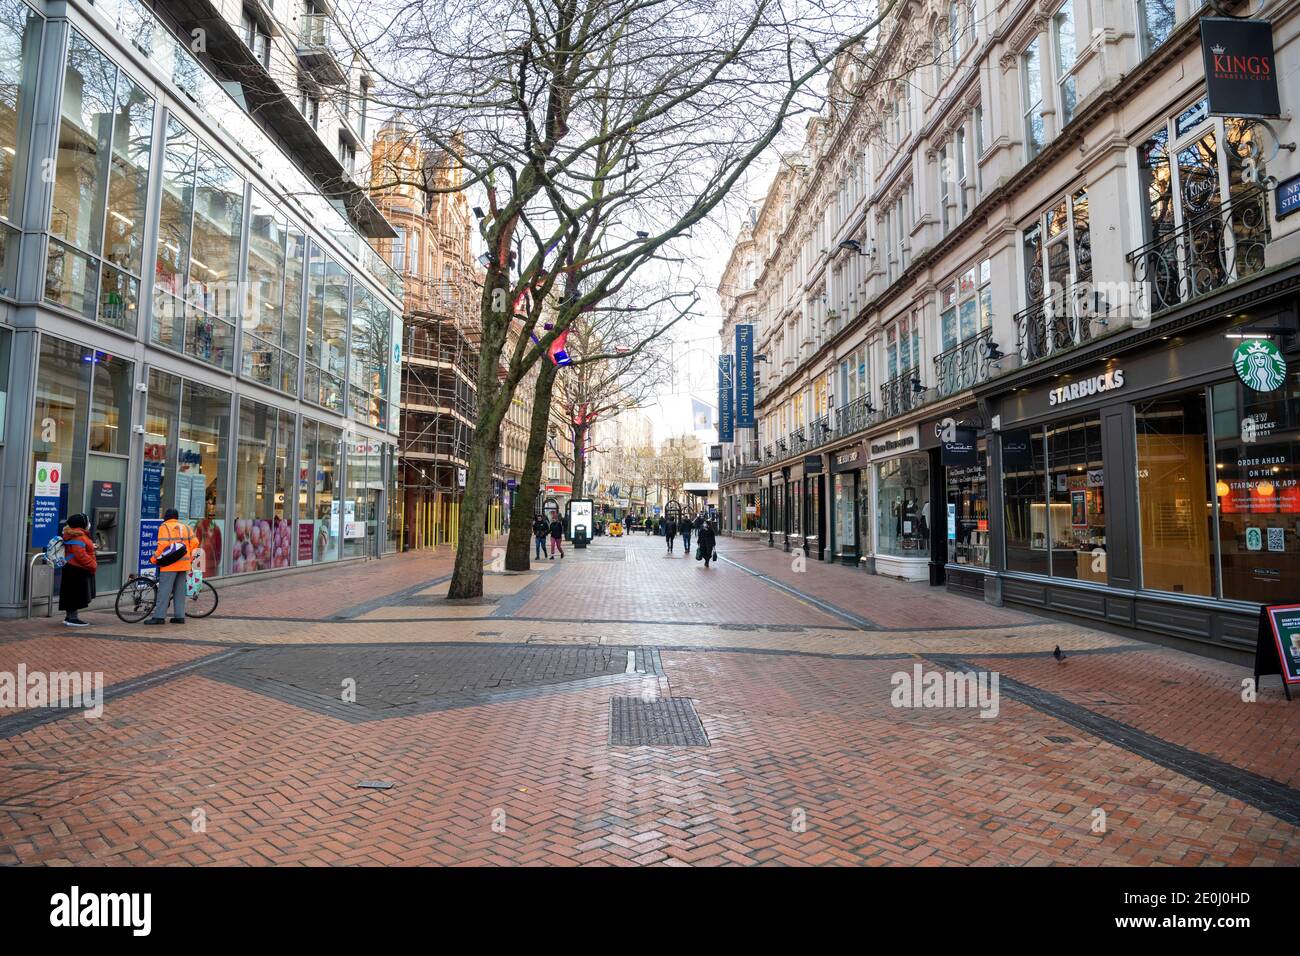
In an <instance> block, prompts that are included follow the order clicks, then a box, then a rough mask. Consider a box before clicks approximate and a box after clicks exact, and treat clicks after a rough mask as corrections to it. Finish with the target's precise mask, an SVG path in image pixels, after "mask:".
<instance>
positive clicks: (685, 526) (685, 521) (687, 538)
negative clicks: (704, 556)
mask: <svg viewBox="0 0 1300 956" xmlns="http://www.w3.org/2000/svg"><path fill="white" fill-rule="evenodd" d="M693 530H695V529H694V527H693V526H692V525H691V518H690V515H682V523H681V524H679V525H678V526H677V532H678V533H679V534H680V535H681V536H682V554H684V555H686V557H688V558H689V557H690V556H691V532H692V531H693Z"/></svg>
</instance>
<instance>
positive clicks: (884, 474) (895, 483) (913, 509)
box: [876, 455, 931, 558]
mask: <svg viewBox="0 0 1300 956" xmlns="http://www.w3.org/2000/svg"><path fill="white" fill-rule="evenodd" d="M930 520H931V518H930V458H929V456H928V455H904V456H902V457H900V458H892V459H890V460H888V461H885V462H882V463H880V464H878V465H876V521H877V524H876V553H877V554H878V555H891V556H893V557H899V558H926V557H929V555H930Z"/></svg>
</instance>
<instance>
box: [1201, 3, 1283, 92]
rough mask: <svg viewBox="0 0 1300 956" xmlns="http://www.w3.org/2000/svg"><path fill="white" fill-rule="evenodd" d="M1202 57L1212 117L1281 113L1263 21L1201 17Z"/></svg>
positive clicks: (1270, 38) (1270, 37) (1266, 26)
mask: <svg viewBox="0 0 1300 956" xmlns="http://www.w3.org/2000/svg"><path fill="white" fill-rule="evenodd" d="M1201 56H1203V57H1204V58H1205V91H1206V94H1207V98H1208V99H1209V101H1210V115H1211V116H1259V117H1276V116H1280V115H1281V114H1282V106H1281V101H1280V100H1279V99H1278V95H1277V62H1276V61H1275V60H1274V58H1273V25H1272V24H1271V23H1269V22H1268V21H1267V20H1237V19H1233V18H1232V17H1202V18H1201Z"/></svg>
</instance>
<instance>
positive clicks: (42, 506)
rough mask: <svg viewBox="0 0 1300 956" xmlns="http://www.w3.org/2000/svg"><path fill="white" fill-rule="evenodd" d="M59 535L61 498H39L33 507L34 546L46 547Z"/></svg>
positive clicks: (42, 548)
mask: <svg viewBox="0 0 1300 956" xmlns="http://www.w3.org/2000/svg"><path fill="white" fill-rule="evenodd" d="M58 536H59V499H58V498H46V497H42V498H37V499H36V503H35V505H33V507H32V547H33V548H40V549H41V550H44V549H45V546H46V545H47V544H49V543H50V539H51V538H57V537H58Z"/></svg>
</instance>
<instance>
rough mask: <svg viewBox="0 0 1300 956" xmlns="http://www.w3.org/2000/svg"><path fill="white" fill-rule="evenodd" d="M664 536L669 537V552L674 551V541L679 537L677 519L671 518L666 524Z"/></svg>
mask: <svg viewBox="0 0 1300 956" xmlns="http://www.w3.org/2000/svg"><path fill="white" fill-rule="evenodd" d="M664 537H665V538H667V539H668V553H669V554H672V553H673V541H675V540H676V538H677V519H676V518H669V519H668V523H667V524H665V525H664Z"/></svg>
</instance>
